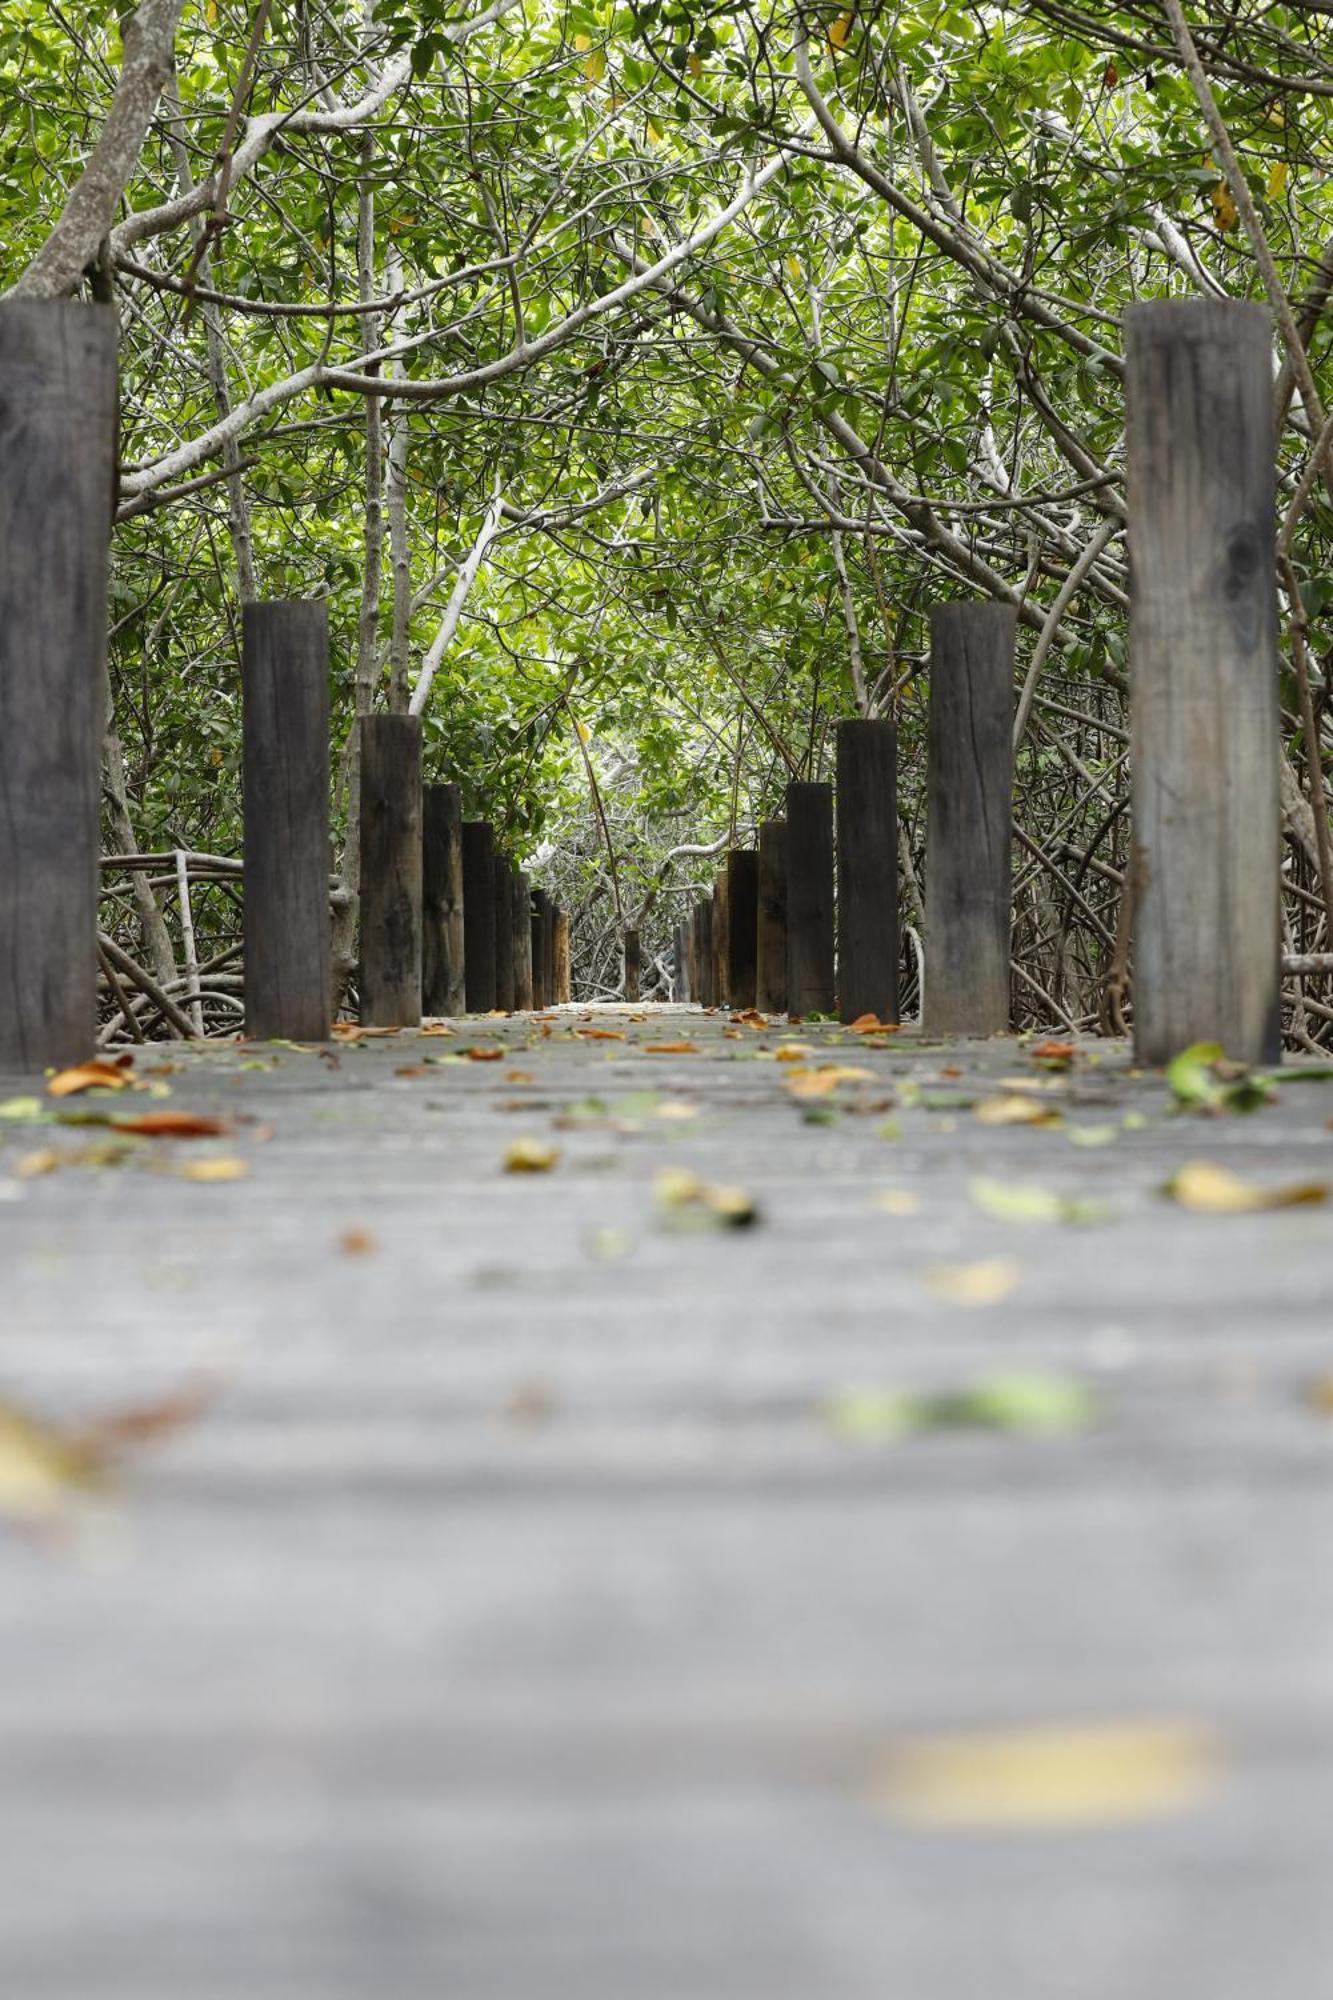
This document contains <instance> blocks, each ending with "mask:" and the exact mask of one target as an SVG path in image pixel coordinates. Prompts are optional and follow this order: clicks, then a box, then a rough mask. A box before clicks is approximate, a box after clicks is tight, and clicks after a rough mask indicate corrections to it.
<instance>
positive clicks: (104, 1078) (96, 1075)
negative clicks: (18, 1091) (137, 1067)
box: [46, 1062, 134, 1097]
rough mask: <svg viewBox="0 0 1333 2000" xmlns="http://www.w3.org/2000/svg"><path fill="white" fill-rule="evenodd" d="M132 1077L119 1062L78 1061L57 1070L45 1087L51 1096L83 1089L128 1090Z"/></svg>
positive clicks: (66, 1094) (76, 1092)
mask: <svg viewBox="0 0 1333 2000" xmlns="http://www.w3.org/2000/svg"><path fill="white" fill-rule="evenodd" d="M133 1082H134V1078H133V1077H132V1076H131V1075H130V1072H129V1071H128V1069H124V1068H122V1067H121V1065H120V1064H119V1063H111V1062H86V1063H78V1064H77V1065H76V1066H75V1067H74V1068H73V1069H62V1070H58V1071H57V1073H56V1074H55V1075H54V1076H53V1077H52V1078H51V1079H50V1081H49V1082H48V1084H47V1086H46V1088H47V1090H48V1091H49V1092H50V1094H51V1096H52V1097H74V1096H77V1095H78V1094H79V1092H81V1091H84V1090H128V1089H129V1088H130V1086H131V1085H132V1084H133Z"/></svg>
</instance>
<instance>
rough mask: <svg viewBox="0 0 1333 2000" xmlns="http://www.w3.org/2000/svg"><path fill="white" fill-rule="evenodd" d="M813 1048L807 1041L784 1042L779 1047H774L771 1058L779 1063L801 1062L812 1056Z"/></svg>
mask: <svg viewBox="0 0 1333 2000" xmlns="http://www.w3.org/2000/svg"><path fill="white" fill-rule="evenodd" d="M813 1054H814V1049H813V1047H812V1046H811V1044H810V1043H809V1042H784V1043H783V1045H782V1047H781V1048H780V1049H774V1051H773V1060H774V1062H780V1063H803V1062H804V1061H805V1059H806V1057H807V1056H812V1055H813Z"/></svg>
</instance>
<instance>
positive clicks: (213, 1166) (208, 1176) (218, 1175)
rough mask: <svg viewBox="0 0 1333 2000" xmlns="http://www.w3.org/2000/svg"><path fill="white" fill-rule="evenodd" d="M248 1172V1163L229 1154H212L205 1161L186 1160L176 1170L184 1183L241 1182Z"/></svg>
mask: <svg viewBox="0 0 1333 2000" xmlns="http://www.w3.org/2000/svg"><path fill="white" fill-rule="evenodd" d="M249 1171H250V1162H249V1161H248V1160H241V1159H238V1158H236V1156H235V1155H234V1154H231V1153H214V1154H213V1156H212V1157H211V1159H207V1160H187V1161H186V1163H185V1165H184V1166H183V1167H180V1168H179V1169H178V1172H179V1174H180V1177H181V1179H182V1180H186V1181H243V1180H244V1179H245V1177H246V1175H247V1174H248V1173H249Z"/></svg>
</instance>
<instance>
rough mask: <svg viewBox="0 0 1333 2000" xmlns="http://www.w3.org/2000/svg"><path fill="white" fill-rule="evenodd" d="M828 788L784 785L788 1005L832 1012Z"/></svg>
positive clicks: (799, 1011)
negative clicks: (785, 795) (785, 787)
mask: <svg viewBox="0 0 1333 2000" xmlns="http://www.w3.org/2000/svg"><path fill="white" fill-rule="evenodd" d="M833 1004H834V984H833V787H832V785H824V784H807V783H801V782H798V783H794V784H790V785H788V787H787V1008H788V1011H789V1012H790V1013H792V1014H831V1013H832V1012H833Z"/></svg>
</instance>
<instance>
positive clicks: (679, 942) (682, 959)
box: [672, 919, 690, 1002]
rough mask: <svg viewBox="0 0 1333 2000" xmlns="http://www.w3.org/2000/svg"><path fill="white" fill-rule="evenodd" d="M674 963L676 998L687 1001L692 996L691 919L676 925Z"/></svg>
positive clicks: (673, 951) (673, 949) (673, 944)
mask: <svg viewBox="0 0 1333 2000" xmlns="http://www.w3.org/2000/svg"><path fill="white" fill-rule="evenodd" d="M672 954H673V956H672V964H673V967H674V971H675V981H676V998H677V1000H679V1001H682V1002H685V1001H688V1000H689V998H690V945H689V920H688V919H686V920H685V921H684V922H682V923H679V924H677V925H676V929H675V935H674V938H673V942H672Z"/></svg>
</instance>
